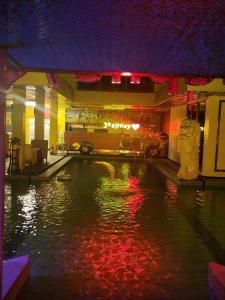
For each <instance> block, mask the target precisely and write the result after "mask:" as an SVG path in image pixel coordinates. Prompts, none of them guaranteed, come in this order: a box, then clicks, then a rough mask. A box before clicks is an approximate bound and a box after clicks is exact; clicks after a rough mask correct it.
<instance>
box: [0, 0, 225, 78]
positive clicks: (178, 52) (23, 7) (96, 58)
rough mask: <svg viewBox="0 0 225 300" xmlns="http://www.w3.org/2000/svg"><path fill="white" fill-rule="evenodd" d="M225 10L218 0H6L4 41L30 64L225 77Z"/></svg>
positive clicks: (0, 40)
mask: <svg viewBox="0 0 225 300" xmlns="http://www.w3.org/2000/svg"><path fill="white" fill-rule="evenodd" d="M224 15H225V5H224V1H216V0H198V1H197V0H189V1H180V0H174V1H168V0H151V1H149V0H148V1H146V0H82V1H74V0H63V1H62V0H32V1H31V0H23V1H18V0H2V1H1V4H0V46H3V47H6V48H7V49H8V53H9V55H10V56H11V57H12V58H13V59H14V63H13V65H14V66H15V60H16V61H17V62H18V64H17V67H18V68H25V69H27V70H46V71H55V72H60V71H61V72H77V73H79V72H95V73H97V72H99V73H101V72H123V71H129V72H138V73H156V74H167V75H177V76H185V75H187V76H188V75H193V76H208V77H224V76H225V55H224V49H225V18H224ZM11 62H12V60H11Z"/></svg>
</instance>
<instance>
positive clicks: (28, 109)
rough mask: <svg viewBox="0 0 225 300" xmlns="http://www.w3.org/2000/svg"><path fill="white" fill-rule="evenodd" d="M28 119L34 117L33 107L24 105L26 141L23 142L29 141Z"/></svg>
mask: <svg viewBox="0 0 225 300" xmlns="http://www.w3.org/2000/svg"><path fill="white" fill-rule="evenodd" d="M29 119H34V108H33V107H29V106H26V125H25V126H26V129H25V132H26V142H25V144H28V143H29Z"/></svg>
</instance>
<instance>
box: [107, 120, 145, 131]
mask: <svg viewBox="0 0 225 300" xmlns="http://www.w3.org/2000/svg"><path fill="white" fill-rule="evenodd" d="M104 128H113V129H127V130H129V129H133V130H138V129H139V128H140V124H121V123H110V122H104Z"/></svg>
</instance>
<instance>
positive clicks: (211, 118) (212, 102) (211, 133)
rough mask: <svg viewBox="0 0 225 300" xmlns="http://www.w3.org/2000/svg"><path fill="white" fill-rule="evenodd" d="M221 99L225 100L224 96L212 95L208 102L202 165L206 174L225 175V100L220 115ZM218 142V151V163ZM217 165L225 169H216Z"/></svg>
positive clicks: (203, 172)
mask: <svg viewBox="0 0 225 300" xmlns="http://www.w3.org/2000/svg"><path fill="white" fill-rule="evenodd" d="M221 101H225V97H224V96H223V97H222V96H211V97H209V98H208V99H207V102H206V114H205V127H204V150H203V165H202V175H204V176H216V177H225V139H224V134H225V102H223V103H221V113H220V117H219V107H220V102H221ZM218 128H219V129H220V130H219V131H220V134H219V135H218V140H217V134H218ZM217 142H218V153H217V163H216V148H217V147H216V146H217ZM215 166H216V167H217V169H220V170H224V171H223V172H219V171H216V170H215Z"/></svg>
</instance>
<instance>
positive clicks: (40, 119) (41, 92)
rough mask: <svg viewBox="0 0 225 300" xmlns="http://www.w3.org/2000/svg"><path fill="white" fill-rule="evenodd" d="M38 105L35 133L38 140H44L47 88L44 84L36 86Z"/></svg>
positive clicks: (35, 109) (35, 116)
mask: <svg viewBox="0 0 225 300" xmlns="http://www.w3.org/2000/svg"><path fill="white" fill-rule="evenodd" d="M35 102H36V106H35V108H34V118H35V134H34V137H35V139H36V140H44V124H45V89H44V87H42V86H38V87H36V96H35Z"/></svg>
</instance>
